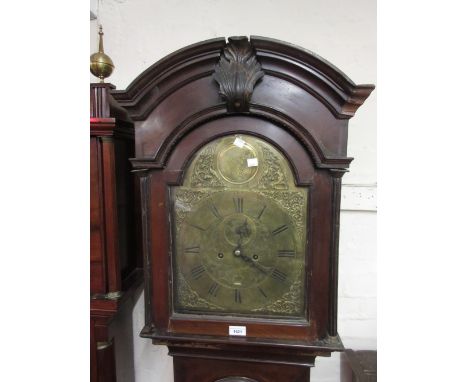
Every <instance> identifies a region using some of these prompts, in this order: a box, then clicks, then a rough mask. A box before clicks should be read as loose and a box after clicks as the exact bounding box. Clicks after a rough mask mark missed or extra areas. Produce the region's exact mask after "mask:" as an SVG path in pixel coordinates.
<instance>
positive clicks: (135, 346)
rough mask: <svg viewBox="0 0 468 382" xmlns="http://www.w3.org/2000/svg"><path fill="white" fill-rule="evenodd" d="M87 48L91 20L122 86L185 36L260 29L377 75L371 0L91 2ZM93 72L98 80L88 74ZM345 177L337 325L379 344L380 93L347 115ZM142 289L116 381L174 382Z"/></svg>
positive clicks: (131, 308) (128, 319)
mask: <svg viewBox="0 0 468 382" xmlns="http://www.w3.org/2000/svg"><path fill="white" fill-rule="evenodd" d="M92 9H93V11H95V13H97V14H98V20H94V21H91V22H90V34H91V46H90V53H93V52H95V51H96V50H97V25H98V23H102V25H103V28H104V34H105V36H104V49H105V51H106V53H107V54H108V55H110V56H111V58H112V60H113V61H114V64H115V66H116V69H115V71H114V74H113V75H112V76H111V77H110V78H109V79H108V80H109V82H112V83H113V84H114V85H116V86H117V88H118V89H124V88H125V87H127V86H128V85H129V84H130V82H131V81H132V80H133V79H134V78H135V77H136V76H138V75H139V74H140V73H141V72H142V71H143V70H144V69H146V68H147V67H148V66H150V65H151V64H153V63H154V62H156V61H157V60H159V59H160V58H162V57H164V56H165V55H167V54H169V53H171V52H173V51H174V50H176V49H179V48H181V47H184V46H186V45H188V44H191V43H194V42H198V41H201V40H206V39H209V38H213V37H220V36H226V37H227V36H232V35H260V36H266V37H273V38H277V39H280V40H284V41H287V42H290V43H294V44H297V45H300V46H302V47H304V48H306V49H309V50H312V51H314V52H315V53H318V54H319V55H321V56H322V57H324V58H326V59H327V60H329V61H330V62H332V63H333V64H334V65H336V66H337V67H338V68H340V69H341V70H342V71H343V72H345V73H346V74H347V75H348V76H349V77H350V78H351V79H352V80H353V81H354V82H356V83H376V5H375V1H374V0H353V1H347V0H289V1H279V0H277V1H275V0H256V1H252V0H250V1H248V0H237V1H232V0H190V1H189V0H174V1H167V0H103V1H99V3H96V0H94V1H92ZM91 81H93V82H94V81H96V80H95V79H94V78H92V79H91ZM348 154H349V155H350V156H353V157H355V158H356V159H355V160H354V161H353V162H352V164H351V168H350V173H348V174H346V175H345V176H344V178H343V184H344V186H343V196H342V214H341V240H340V282H339V312H338V319H339V322H338V325H339V326H338V329H339V332H340V335H341V338H342V340H343V342H344V344H345V346H346V347H349V348H353V349H375V348H376V345H377V341H376V209H377V208H376V92H374V93H373V94H372V95H371V96H370V98H369V99H368V100H367V101H366V103H365V104H364V106H362V108H361V109H360V110H359V111H358V112H357V114H356V116H355V117H354V118H353V119H351V121H350V124H349V150H348ZM142 296H143V295H142V292H141V291H140V292H139V293H138V294H137V295H136V296H135V298H134V300H133V301H129V302H128V303H127V304H126V306H125V309H124V311H123V312H122V314H121V315H120V316H119V318H118V319H117V320H116V322H115V323H114V325H113V327H112V330H113V332H114V333H115V335H116V346H117V349H118V351H117V358H118V359H117V362H118V364H119V370H118V372H119V375H120V377H119V381H120V382H133V381H135V382H149V381H152V382H155V381H158V382H159V381H160V382H169V381H172V363H171V359H170V357H168V356H167V355H166V353H167V349H166V348H165V347H162V346H153V345H151V342H150V341H149V340H146V339H142V338H140V337H139V336H138V333H139V331H140V329H141V328H142V326H143V298H142ZM311 375H312V380H314V381H316V382H319V381H321V382H332V381H336V380H337V376H338V375H339V356H337V355H334V356H332V357H331V358H320V359H317V362H316V367H315V368H314V369H312V371H311Z"/></svg>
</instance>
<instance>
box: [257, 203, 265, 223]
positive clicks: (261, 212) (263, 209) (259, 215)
mask: <svg viewBox="0 0 468 382" xmlns="http://www.w3.org/2000/svg"><path fill="white" fill-rule="evenodd" d="M265 208H266V205H265V206H263V208H262V210H261V211H260V213H259V214H258V216H257V220H260V218H261V217H262V215H263V211H265Z"/></svg>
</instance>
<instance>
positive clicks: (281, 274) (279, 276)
mask: <svg viewBox="0 0 468 382" xmlns="http://www.w3.org/2000/svg"><path fill="white" fill-rule="evenodd" d="M271 277H273V278H274V279H275V280H277V281H281V282H282V283H284V282H285V281H286V273H284V272H281V271H279V270H278V269H274V270H273V272H272V273H271Z"/></svg>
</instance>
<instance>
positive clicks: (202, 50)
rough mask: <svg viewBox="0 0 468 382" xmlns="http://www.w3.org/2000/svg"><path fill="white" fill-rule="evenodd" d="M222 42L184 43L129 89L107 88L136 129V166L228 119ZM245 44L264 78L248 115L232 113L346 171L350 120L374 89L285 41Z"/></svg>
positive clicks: (159, 159) (163, 156)
mask: <svg viewBox="0 0 468 382" xmlns="http://www.w3.org/2000/svg"><path fill="white" fill-rule="evenodd" d="M232 39H237V40H239V39H242V38H240V37H236V38H231V40H232ZM245 39H246V38H245ZM227 45H228V43H227V42H226V39H225V38H216V39H211V40H207V41H202V42H199V43H196V44H193V45H190V46H187V47H185V48H182V49H180V50H178V51H176V52H174V53H172V54H170V55H168V56H166V57H164V58H163V59H161V60H160V61H158V62H156V63H155V64H153V65H152V66H150V67H149V68H148V69H146V70H145V71H144V72H143V73H142V74H141V75H139V76H138V77H137V78H136V79H135V80H134V81H133V82H132V83H131V84H130V85H129V86H128V87H127V89H126V90H120V91H117V90H113V91H112V96H113V97H114V98H115V100H116V101H117V102H118V103H119V104H120V105H121V106H122V107H123V108H125V109H126V110H127V111H128V113H129V115H130V117H131V118H132V120H133V121H135V127H136V129H137V130H140V134H138V137H137V139H136V157H137V158H138V160H137V161H136V162H134V166H135V167H137V168H138V167H140V168H148V167H153V168H161V167H164V165H165V163H166V161H167V158H168V156H169V155H170V152H171V150H172V149H173V148H174V147H175V145H176V144H177V142H178V141H179V140H180V139H181V138H182V137H183V136H185V135H186V134H188V133H189V132H190V131H191V130H193V129H194V128H195V127H196V126H198V125H200V124H202V123H204V122H206V121H209V120H212V119H217V118H222V117H226V116H228V115H232V114H233V112H232V111H231V109H230V108H229V107H228V105H227V104H226V102H225V101H224V100H223V98H222V97H221V96H220V94H219V92H220V88H219V85H218V83H217V82H216V80H215V78H214V77H213V75H214V73H215V70H216V68H217V67H218V65H219V64H220V61H222V58H223V57H224V56H225V53H224V52H225V51H226V48H227ZM250 46H251V48H252V49H253V52H254V53H255V55H254V58H256V61H258V63H259V64H260V68H259V69H261V73H264V76H263V77H262V78H261V80H259V81H258V82H256V84H255V87H254V88H253V93H252V95H251V99H250V102H249V107H248V111H243V112H237V113H238V114H248V115H249V116H252V117H257V118H261V119H266V120H270V121H272V122H274V123H275V124H277V125H280V126H282V127H283V128H285V129H286V130H287V131H288V132H290V133H291V134H292V135H293V136H294V137H295V138H296V139H298V140H299V141H300V142H301V143H302V144H303V145H304V147H305V148H306V149H307V151H308V152H309V154H310V155H311V157H312V158H313V160H314V163H315V165H316V166H317V167H319V168H347V167H348V166H349V163H350V162H351V161H352V158H349V157H347V155H346V150H347V135H348V132H347V128H348V120H349V118H351V117H352V116H353V115H354V113H355V112H356V110H357V109H358V108H359V107H360V106H361V105H362V104H363V102H364V101H365V100H366V98H367V97H368V96H369V95H370V93H371V92H372V90H373V89H374V86H373V85H356V84H355V83H354V82H353V81H351V80H350V79H349V78H348V77H347V76H346V75H345V74H343V73H342V72H341V71H340V70H339V69H337V68H336V67H335V66H333V65H332V64H330V63H329V62H328V61H326V60H324V59H323V58H321V57H320V56H318V55H316V54H314V53H312V52H310V51H307V50H305V49H303V48H299V47H297V46H295V45H292V44H289V43H286V42H282V41H279V40H274V39H270V38H265V37H258V36H251V37H250ZM174 109H177V111H175V110H174ZM244 110H245V109H244ZM311 113H312V114H314V115H315V116H316V118H315V122H311V119H310V114H311ZM317 121H318V122H317Z"/></svg>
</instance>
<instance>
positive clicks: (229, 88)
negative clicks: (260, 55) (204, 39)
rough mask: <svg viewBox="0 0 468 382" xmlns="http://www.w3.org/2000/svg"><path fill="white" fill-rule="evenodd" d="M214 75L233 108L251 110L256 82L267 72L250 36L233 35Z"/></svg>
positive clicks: (227, 104) (224, 96) (226, 100)
mask: <svg viewBox="0 0 468 382" xmlns="http://www.w3.org/2000/svg"><path fill="white" fill-rule="evenodd" d="M228 41H229V43H228V44H227V45H226V47H225V49H224V52H223V54H222V55H221V58H220V60H219V63H218V65H216V67H215V73H214V74H213V78H214V79H215V80H216V82H217V83H218V84H219V94H220V95H221V98H222V99H223V100H224V101H225V102H226V107H227V110H228V111H229V112H246V111H249V106H250V105H249V104H250V99H251V97H252V93H253V89H254V86H255V85H256V84H257V82H258V81H259V80H260V79H261V78H262V77H263V75H264V73H263V71H262V69H261V65H260V64H259V63H258V61H257V58H256V56H255V52H254V50H253V49H252V46H251V44H250V42H249V40H248V39H247V37H243V36H242V37H229V38H228Z"/></svg>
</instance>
